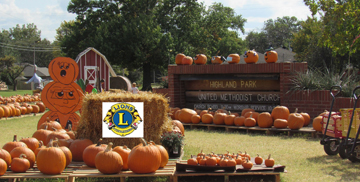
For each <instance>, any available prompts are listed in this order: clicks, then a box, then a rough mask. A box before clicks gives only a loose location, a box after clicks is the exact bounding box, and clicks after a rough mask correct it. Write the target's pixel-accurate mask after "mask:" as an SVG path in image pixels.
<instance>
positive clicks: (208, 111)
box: [199, 108, 213, 118]
mask: <svg viewBox="0 0 360 182" xmlns="http://www.w3.org/2000/svg"><path fill="white" fill-rule="evenodd" d="M211 110H212V109H211V108H208V109H207V110H202V111H201V112H200V114H199V115H200V118H202V116H203V115H204V114H207V113H208V114H211V115H213V114H212V113H211Z"/></svg>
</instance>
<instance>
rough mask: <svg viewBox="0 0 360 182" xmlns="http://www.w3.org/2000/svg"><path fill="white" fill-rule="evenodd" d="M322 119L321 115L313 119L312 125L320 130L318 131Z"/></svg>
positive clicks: (320, 129)
mask: <svg viewBox="0 0 360 182" xmlns="http://www.w3.org/2000/svg"><path fill="white" fill-rule="evenodd" d="M322 120H323V117H322V116H317V117H316V118H314V119H313V122H312V126H313V128H314V130H315V131H320V132H321V131H322Z"/></svg>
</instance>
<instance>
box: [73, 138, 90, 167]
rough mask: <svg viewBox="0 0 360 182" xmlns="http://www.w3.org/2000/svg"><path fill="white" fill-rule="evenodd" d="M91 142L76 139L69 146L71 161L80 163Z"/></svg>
mask: <svg viewBox="0 0 360 182" xmlns="http://www.w3.org/2000/svg"><path fill="white" fill-rule="evenodd" d="M92 144H93V142H92V141H91V140H89V139H76V140H74V141H73V142H72V143H71V144H70V147H69V149H70V151H71V153H72V155H73V161H78V162H82V161H83V152H84V150H85V148H86V147H88V146H89V145H92Z"/></svg>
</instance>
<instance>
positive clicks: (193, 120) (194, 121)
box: [191, 114, 200, 124]
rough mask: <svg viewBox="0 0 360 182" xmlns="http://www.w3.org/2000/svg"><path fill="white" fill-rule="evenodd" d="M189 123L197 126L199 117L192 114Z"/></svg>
mask: <svg viewBox="0 0 360 182" xmlns="http://www.w3.org/2000/svg"><path fill="white" fill-rule="evenodd" d="M191 123H193V124H199V123H200V116H199V115H197V114H194V115H192V116H191Z"/></svg>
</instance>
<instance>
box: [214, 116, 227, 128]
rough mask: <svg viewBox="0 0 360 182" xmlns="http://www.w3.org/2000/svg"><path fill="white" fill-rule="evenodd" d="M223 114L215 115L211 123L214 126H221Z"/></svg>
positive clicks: (223, 121) (223, 119)
mask: <svg viewBox="0 0 360 182" xmlns="http://www.w3.org/2000/svg"><path fill="white" fill-rule="evenodd" d="M225 116H226V114H225V113H216V114H214V118H213V123H214V124H216V125H223V124H225Z"/></svg>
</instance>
